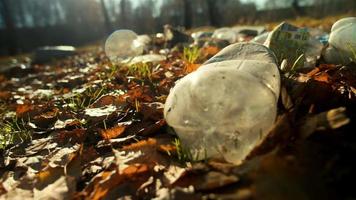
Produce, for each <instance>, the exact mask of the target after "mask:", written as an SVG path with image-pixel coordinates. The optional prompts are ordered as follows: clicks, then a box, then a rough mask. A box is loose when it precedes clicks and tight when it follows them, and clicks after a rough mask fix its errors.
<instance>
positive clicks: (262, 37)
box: [251, 32, 270, 44]
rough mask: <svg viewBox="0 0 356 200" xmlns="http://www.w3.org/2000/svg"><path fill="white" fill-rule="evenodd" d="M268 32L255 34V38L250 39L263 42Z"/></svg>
mask: <svg viewBox="0 0 356 200" xmlns="http://www.w3.org/2000/svg"><path fill="white" fill-rule="evenodd" d="M269 34H270V32H265V33H262V34H261V35H258V36H256V37H255V38H253V39H252V40H251V42H256V43H259V44H264V43H265V42H266V40H267V38H268V35H269Z"/></svg>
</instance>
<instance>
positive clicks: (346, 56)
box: [323, 17, 356, 64]
mask: <svg viewBox="0 0 356 200" xmlns="http://www.w3.org/2000/svg"><path fill="white" fill-rule="evenodd" d="M323 55H324V58H325V61H326V62H327V63H331V64H348V63H350V62H351V61H355V60H356V17H348V18H343V19H341V20H339V21H337V22H336V23H335V24H334V25H333V26H332V28H331V33H330V37H329V47H328V48H327V49H326V50H325V51H324V53H323Z"/></svg>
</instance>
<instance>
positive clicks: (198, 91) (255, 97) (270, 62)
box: [164, 43, 280, 164]
mask: <svg viewBox="0 0 356 200" xmlns="http://www.w3.org/2000/svg"><path fill="white" fill-rule="evenodd" d="M279 90H280V75H279V71H278V67H277V63H276V59H275V57H274V55H273V52H271V51H270V50H269V49H268V48H266V47H265V46H263V45H260V44H255V43H237V44H233V45H230V46H228V47H226V48H225V49H223V50H222V51H221V52H219V53H218V54H217V55H216V56H214V57H213V58H211V59H210V60H208V61H207V62H206V63H205V64H204V65H203V66H202V67H200V68H199V69H198V70H197V71H195V72H193V73H191V74H189V75H187V76H186V77H184V78H182V79H181V80H179V81H178V82H177V84H176V86H175V87H174V88H173V89H172V90H171V92H170V94H169V96H168V98H167V101H166V104H165V110H164V115H165V119H166V120H167V123H168V124H169V125H170V126H172V127H173V128H174V130H175V131H176V132H177V134H178V136H179V138H180V139H181V142H182V144H183V146H184V147H185V148H186V149H187V150H189V151H190V152H191V154H192V155H193V157H194V158H198V159H205V158H209V157H214V156H222V157H224V158H225V160H227V161H228V162H232V163H235V164H239V163H241V162H242V161H243V159H244V158H245V157H246V156H247V155H248V154H249V153H250V152H251V151H252V150H253V149H254V147H255V146H256V145H258V144H260V143H261V142H262V141H263V139H264V138H265V137H266V135H267V134H268V131H269V129H270V128H271V126H272V125H273V123H274V121H275V117H276V111H277V100H278V97H279Z"/></svg>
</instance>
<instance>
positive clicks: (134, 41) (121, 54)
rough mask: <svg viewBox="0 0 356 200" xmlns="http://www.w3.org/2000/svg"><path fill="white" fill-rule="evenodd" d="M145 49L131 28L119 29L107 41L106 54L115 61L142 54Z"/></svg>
mask: <svg viewBox="0 0 356 200" xmlns="http://www.w3.org/2000/svg"><path fill="white" fill-rule="evenodd" d="M143 50H144V44H143V43H142V42H140V39H139V38H138V35H137V34H136V33H135V32H133V31H131V30H126V29H123V30H117V31H115V32H114V33H112V34H111V35H110V36H109V37H108V39H107V40H106V42H105V54H106V56H108V57H109V59H110V60H111V61H113V62H120V61H123V60H125V59H128V58H132V57H135V56H138V55H141V54H142V53H143Z"/></svg>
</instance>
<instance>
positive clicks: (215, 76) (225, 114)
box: [105, 17, 356, 164]
mask: <svg viewBox="0 0 356 200" xmlns="http://www.w3.org/2000/svg"><path fill="white" fill-rule="evenodd" d="M355 34H356V18H354V17H350V18H345V19H341V20H339V21H337V22H336V23H335V24H334V25H333V27H332V29H331V33H330V35H329V34H327V33H324V32H321V31H315V30H314V31H313V30H309V29H308V28H299V27H296V26H293V25H291V24H288V23H285V22H283V23H281V24H280V25H278V26H277V27H275V28H274V30H272V31H271V32H267V31H266V29H265V28H264V27H253V26H251V27H249V26H242V27H233V28H220V29H217V30H215V31H214V32H202V31H200V32H195V33H192V34H191V37H192V39H193V40H194V43H193V45H197V46H200V47H202V46H204V45H211V44H212V43H216V44H220V45H218V46H219V47H220V48H221V47H222V46H223V47H224V46H226V45H228V46H227V47H225V48H224V49H222V50H221V51H220V52H219V53H218V54H216V55H215V56H214V57H212V58H211V59H210V60H208V61H206V62H205V63H204V64H203V65H202V66H201V67H200V68H199V69H198V70H197V71H195V72H193V73H191V74H189V75H187V76H186V77H184V78H182V79H181V80H179V81H178V82H177V84H176V86H175V87H174V88H173V89H172V90H171V92H170V94H169V96H168V98H167V101H166V104H165V112H164V114H165V119H166V120H167V123H168V124H169V125H170V126H172V127H173V128H174V130H175V131H176V133H177V134H178V136H179V138H180V139H181V141H182V144H183V145H184V147H185V148H187V149H189V151H190V153H191V154H192V155H193V156H194V157H195V158H199V159H206V158H207V157H208V158H210V157H214V156H220V157H223V158H224V159H225V160H226V161H229V162H232V163H235V164H240V163H242V161H243V160H244V159H245V158H246V156H248V155H249V153H250V152H251V151H252V150H253V149H254V148H255V147H256V146H258V145H259V144H261V143H262V142H263V140H264V139H265V137H266V136H267V135H268V133H269V131H270V129H271V128H272V126H273V124H274V122H275V119H276V116H277V102H278V98H279V94H280V82H281V80H280V74H279V70H281V71H282V72H283V74H290V73H292V72H296V71H298V70H303V69H304V70H305V69H312V68H314V67H315V66H317V63H325V64H343V65H347V64H349V63H351V62H355V60H356V35H355ZM142 38H145V39H142ZM164 38H165V40H167V41H174V42H173V44H178V43H179V44H181V43H188V42H189V41H190V39H189V37H188V36H187V35H184V33H183V32H180V31H178V30H174V29H173V28H172V27H170V26H167V27H165V34H164ZM325 38H328V42H326V43H325V41H324V40H325ZM246 41H249V42H246ZM149 42H150V39H149V37H148V36H137V35H135V34H134V33H133V32H132V31H128V30H120V31H117V32H114V33H113V34H112V35H111V36H110V37H109V38H108V40H107V42H106V46H105V50H106V55H107V56H108V57H109V58H110V59H111V60H112V61H114V62H117V61H122V60H124V59H126V61H124V62H133V61H135V60H139V61H140V62H159V61H162V60H164V59H165V57H164V55H156V54H148V55H141V54H142V53H143V49H144V48H145V46H146V48H147V45H148V44H149ZM188 44H189V43H188ZM221 45H222V46H221ZM133 63H137V62H133Z"/></svg>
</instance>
